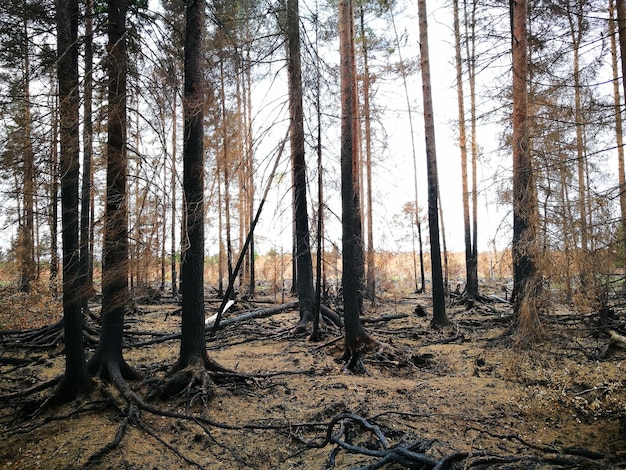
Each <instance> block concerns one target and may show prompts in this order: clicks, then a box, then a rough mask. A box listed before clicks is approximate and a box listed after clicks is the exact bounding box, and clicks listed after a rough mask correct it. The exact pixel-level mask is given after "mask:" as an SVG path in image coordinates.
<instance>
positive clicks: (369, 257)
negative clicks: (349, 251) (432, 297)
mask: <svg viewBox="0 0 626 470" xmlns="http://www.w3.org/2000/svg"><path fill="white" fill-rule="evenodd" d="M359 18H360V27H361V31H360V34H361V47H362V51H363V121H364V125H365V181H366V184H367V194H366V199H367V206H366V207H367V211H366V213H365V219H366V226H367V246H366V254H365V263H366V265H367V271H366V272H367V278H366V282H365V297H366V298H367V299H369V300H374V299H375V298H376V266H375V263H374V261H375V259H374V222H373V208H372V124H371V119H370V70H369V57H368V54H369V49H368V47H369V46H368V43H367V35H366V32H365V13H364V11H363V6H360V7H359Z"/></svg>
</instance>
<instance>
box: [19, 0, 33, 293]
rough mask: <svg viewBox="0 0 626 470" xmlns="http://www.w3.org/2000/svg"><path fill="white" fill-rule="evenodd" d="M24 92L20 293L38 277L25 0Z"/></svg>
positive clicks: (23, 32)
mask: <svg viewBox="0 0 626 470" xmlns="http://www.w3.org/2000/svg"><path fill="white" fill-rule="evenodd" d="M22 6H23V10H22V31H21V32H22V35H23V37H22V39H21V41H20V45H21V48H22V61H23V62H22V67H23V69H22V74H23V76H22V89H23V97H24V103H23V107H24V109H23V112H24V115H23V119H24V123H23V129H24V136H23V138H24V143H23V145H24V150H23V180H22V191H23V194H22V196H23V198H24V207H23V217H22V219H21V224H20V239H19V242H20V244H19V246H20V249H19V254H20V263H21V273H20V274H21V278H20V283H19V285H20V291H22V292H29V291H30V289H31V287H32V283H33V282H34V281H35V278H36V266H35V237H34V211H35V202H34V201H35V187H36V185H35V151H34V149H33V141H32V115H31V109H30V106H31V96H30V80H31V76H30V75H31V70H30V68H31V67H30V50H29V47H28V44H29V30H28V16H27V12H26V1H24V0H23V1H22Z"/></svg>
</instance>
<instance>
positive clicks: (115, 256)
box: [88, 0, 135, 382]
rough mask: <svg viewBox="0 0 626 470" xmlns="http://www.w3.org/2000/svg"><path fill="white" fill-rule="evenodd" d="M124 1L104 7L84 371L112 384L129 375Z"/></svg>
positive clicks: (132, 375) (118, 0)
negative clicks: (88, 351)
mask: <svg viewBox="0 0 626 470" xmlns="http://www.w3.org/2000/svg"><path fill="white" fill-rule="evenodd" d="M126 11H127V3H126V0H109V4H108V12H109V18H108V20H109V21H108V36H109V42H108V45H107V52H108V80H107V81H108V101H109V109H108V130H107V134H108V135H107V194H106V203H105V226H104V252H103V266H102V314H101V316H102V330H101V332H100V341H99V343H98V348H97V349H96V352H95V353H94V355H93V357H92V358H91V360H90V361H89V364H88V370H89V372H90V373H91V374H98V375H100V376H102V377H103V378H107V379H110V380H112V381H113V382H117V381H119V380H121V378H122V377H126V378H133V377H135V373H134V372H133V371H132V370H131V369H130V367H129V366H128V365H127V364H126V363H125V361H124V359H123V357H122V337H123V333H124V315H125V313H126V309H127V308H128V306H129V295H128V207H127V196H126V178H127V173H128V161H127V154H126V147H127V146H126V125H127V120H126V71H127V67H128V58H127V53H126Z"/></svg>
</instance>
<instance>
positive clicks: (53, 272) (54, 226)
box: [48, 96, 60, 297]
mask: <svg viewBox="0 0 626 470" xmlns="http://www.w3.org/2000/svg"><path fill="white" fill-rule="evenodd" d="M52 100H53V102H54V104H51V109H52V139H51V145H50V167H49V168H50V170H49V171H50V178H51V180H52V183H51V185H50V193H49V197H50V211H49V222H48V225H49V227H50V290H51V291H52V293H53V295H54V296H55V297H56V296H57V293H58V284H59V251H58V246H59V231H58V225H59V154H58V149H57V143H58V140H59V118H60V116H59V99H58V96H54V97H53V98H52Z"/></svg>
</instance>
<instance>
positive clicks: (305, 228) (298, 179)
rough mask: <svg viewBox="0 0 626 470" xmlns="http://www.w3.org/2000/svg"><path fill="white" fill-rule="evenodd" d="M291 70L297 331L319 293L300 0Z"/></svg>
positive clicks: (293, 9) (290, 23)
mask: <svg viewBox="0 0 626 470" xmlns="http://www.w3.org/2000/svg"><path fill="white" fill-rule="evenodd" d="M286 33H287V50H288V55H287V71H288V75H289V115H290V124H289V125H290V133H289V138H290V143H291V165H292V170H293V183H294V188H293V191H294V206H295V207H294V217H295V245H296V246H295V256H296V263H297V268H296V273H297V274H296V287H297V292H298V299H299V301H300V303H299V305H300V321H299V322H298V325H297V326H296V329H300V330H304V329H305V328H306V325H307V324H308V323H309V322H311V321H312V320H313V313H314V302H315V290H314V287H313V262H312V260H311V242H310V232H309V215H308V211H307V197H306V186H307V181H306V159H305V152H304V113H303V110H302V69H301V59H300V28H299V13H298V0H287V24H286Z"/></svg>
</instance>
